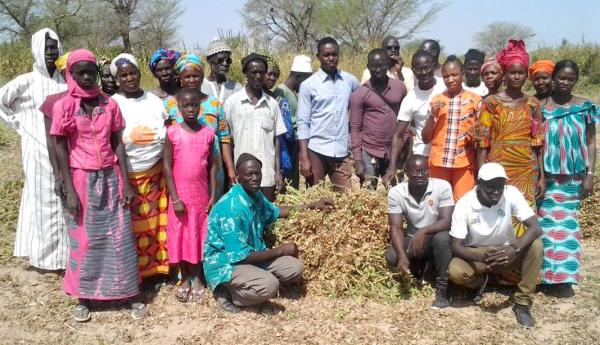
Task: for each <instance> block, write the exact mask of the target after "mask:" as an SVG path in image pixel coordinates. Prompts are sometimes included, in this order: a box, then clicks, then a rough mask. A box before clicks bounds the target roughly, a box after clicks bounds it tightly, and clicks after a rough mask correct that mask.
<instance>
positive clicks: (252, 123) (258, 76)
mask: <svg viewBox="0 0 600 345" xmlns="http://www.w3.org/2000/svg"><path fill="white" fill-rule="evenodd" d="M267 66H268V64H267V58H266V57H265V56H262V55H259V54H255V53H252V54H250V55H248V56H246V57H245V58H243V59H242V72H243V73H244V74H245V75H246V79H247V80H248V83H247V84H246V86H245V87H244V88H243V89H241V90H239V91H237V92H236V93H234V94H233V95H231V96H230V97H229V98H228V99H227V100H226V101H225V105H224V106H223V111H224V112H225V119H226V120H227V122H228V123H229V128H230V129H231V135H232V137H233V145H234V147H233V155H234V161H236V162H237V160H238V158H239V156H240V155H241V154H242V153H244V152H245V153H249V154H251V155H254V156H256V157H257V158H258V159H259V160H260V161H261V162H262V182H261V185H260V187H261V191H262V193H263V194H264V195H265V196H266V197H267V199H269V200H270V201H273V200H275V190H277V189H279V188H281V186H282V182H283V179H282V176H281V171H280V169H279V158H280V157H279V140H276V138H277V137H278V136H280V135H282V134H283V133H285V132H286V131H287V130H286V128H285V123H284V122H283V118H282V116H281V111H280V110H279V104H278V102H277V101H276V100H275V99H274V98H273V97H271V96H269V95H267V94H266V93H265V92H263V79H264V77H265V73H266V71H267Z"/></svg>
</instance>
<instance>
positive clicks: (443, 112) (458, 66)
mask: <svg viewBox="0 0 600 345" xmlns="http://www.w3.org/2000/svg"><path fill="white" fill-rule="evenodd" d="M463 74H464V69H463V65H462V63H461V62H460V60H458V59H457V58H456V56H454V55H451V56H449V57H448V59H446V61H445V62H444V64H443V66H442V75H443V77H444V84H446V88H447V89H446V91H444V92H443V93H441V94H439V95H437V96H434V97H433V98H432V99H431V108H430V112H431V114H430V115H429V118H428V119H427V122H426V123H425V127H424V128H423V132H422V137H423V142H425V143H429V142H431V154H430V155H429V170H430V173H429V175H430V176H431V177H434V178H439V179H443V180H446V181H448V182H449V183H450V185H452V191H453V193H454V200H459V199H460V198H461V197H462V196H463V195H464V194H465V193H467V192H468V191H470V190H471V189H473V187H475V171H474V169H473V168H472V167H474V166H475V164H476V159H475V148H474V146H473V140H472V139H471V131H472V127H473V125H474V124H475V117H476V114H477V111H478V109H479V105H480V103H481V97H480V96H479V95H476V94H474V93H472V92H470V91H466V90H463V88H462V81H463Z"/></svg>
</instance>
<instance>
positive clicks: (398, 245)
mask: <svg viewBox="0 0 600 345" xmlns="http://www.w3.org/2000/svg"><path fill="white" fill-rule="evenodd" d="M428 166H429V163H428V160H427V157H425V156H421V155H413V156H411V157H410V158H409V159H408V161H407V162H406V165H405V172H406V175H407V176H408V182H406V181H405V182H402V183H400V184H399V185H397V186H395V187H393V188H392V189H390V191H389V193H388V221H389V224H390V228H391V230H390V231H391V242H392V246H391V247H390V248H388V249H387V250H386V252H385V258H386V261H387V263H388V265H390V266H394V267H396V266H397V267H398V269H399V270H400V271H401V272H403V273H407V274H409V273H410V269H409V266H411V268H413V271H415V269H414V268H415V267H416V266H418V265H419V264H421V263H422V261H423V260H426V259H430V258H431V257H432V256H433V263H434V266H435V270H436V279H435V283H436V290H437V293H436V296H435V301H434V302H433V305H432V306H431V307H432V308H433V309H443V308H446V307H448V305H449V302H448V296H447V290H448V264H449V263H450V260H451V259H452V250H451V248H450V236H449V235H448V229H449V228H450V222H451V219H452V211H453V209H454V197H453V196H452V187H450V184H449V183H448V182H446V181H444V180H440V179H436V178H429V169H428ZM405 218H406V221H407V223H408V233H407V235H406V236H405V235H404V232H403V231H402V225H403V222H404V219H405ZM398 253H399V255H398Z"/></svg>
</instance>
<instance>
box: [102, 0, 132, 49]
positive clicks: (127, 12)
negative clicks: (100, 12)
mask: <svg viewBox="0 0 600 345" xmlns="http://www.w3.org/2000/svg"><path fill="white" fill-rule="evenodd" d="M104 1H106V2H108V3H109V4H111V6H112V8H113V10H114V11H115V13H116V15H117V17H118V19H119V21H118V23H117V25H118V30H119V35H120V36H121V39H122V40H123V49H124V50H125V51H126V52H131V31H133V30H135V29H138V27H132V23H133V22H134V20H133V19H134V18H133V14H134V13H135V9H136V7H137V5H138V1H139V0H104Z"/></svg>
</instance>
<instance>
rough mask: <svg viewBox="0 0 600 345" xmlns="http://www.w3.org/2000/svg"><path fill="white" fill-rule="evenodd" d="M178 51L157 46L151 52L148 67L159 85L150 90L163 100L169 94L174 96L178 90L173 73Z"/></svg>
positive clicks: (175, 76) (177, 83)
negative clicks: (152, 52)
mask: <svg viewBox="0 0 600 345" xmlns="http://www.w3.org/2000/svg"><path fill="white" fill-rule="evenodd" d="M179 56H180V54H179V52H177V51H175V50H171V49H165V48H159V49H158V50H157V51H155V52H154V54H152V57H151V58H150V61H149V62H148V67H150V71H151V72H152V74H153V75H154V77H155V78H156V79H157V80H158V84H159V86H158V87H157V88H156V89H154V90H152V91H150V92H152V93H153V94H154V95H155V96H157V97H158V98H160V100H161V101H162V100H164V99H165V98H167V97H169V96H175V94H176V93H177V91H178V90H179V82H178V80H177V75H176V74H175V62H177V59H179Z"/></svg>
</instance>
